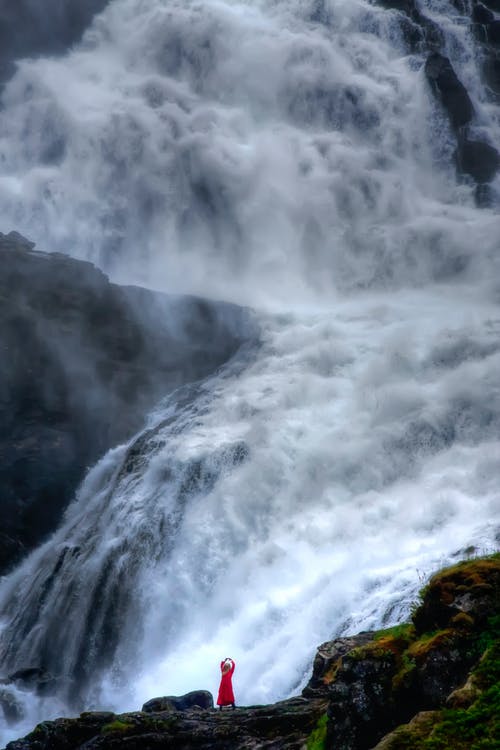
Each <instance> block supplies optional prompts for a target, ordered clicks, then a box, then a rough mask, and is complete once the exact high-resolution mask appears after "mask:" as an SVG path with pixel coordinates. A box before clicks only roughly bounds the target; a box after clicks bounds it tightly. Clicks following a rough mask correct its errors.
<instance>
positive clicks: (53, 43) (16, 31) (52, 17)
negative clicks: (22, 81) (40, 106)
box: [0, 0, 109, 83]
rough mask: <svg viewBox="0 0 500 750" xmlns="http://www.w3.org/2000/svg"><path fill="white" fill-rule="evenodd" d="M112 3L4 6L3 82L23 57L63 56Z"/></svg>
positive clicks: (20, 0)
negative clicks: (95, 17)
mask: <svg viewBox="0 0 500 750" xmlns="http://www.w3.org/2000/svg"><path fill="white" fill-rule="evenodd" d="M108 2H109V0H86V2H84V3H80V2H72V0H64V2H62V1H61V0H45V2H44V3H43V5H40V4H39V3H34V2H32V0H16V2H10V3H1V4H0V83H1V82H2V80H6V79H7V78H8V77H9V76H10V75H11V74H12V73H13V71H14V70H15V68H14V65H13V61H14V60H16V59H19V58H20V57H36V56H37V55H42V54H54V53H55V54H57V53H62V52H64V51H65V50H66V49H68V47H69V46H71V45H72V44H74V43H75V42H77V41H78V40H79V39H80V38H81V36H82V34H83V32H84V30H85V28H86V27H87V26H88V25H89V23H90V22H91V20H92V18H93V17H94V15H95V14H96V13H98V12H99V11H101V10H102V9H103V8H104V7H105V6H106V5H107V4H108Z"/></svg>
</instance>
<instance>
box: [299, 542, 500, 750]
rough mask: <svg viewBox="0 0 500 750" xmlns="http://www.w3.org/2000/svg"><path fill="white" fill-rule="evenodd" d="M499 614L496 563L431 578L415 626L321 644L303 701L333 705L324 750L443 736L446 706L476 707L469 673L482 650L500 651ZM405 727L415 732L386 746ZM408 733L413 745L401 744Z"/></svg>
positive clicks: (498, 559) (395, 747) (358, 749)
mask: <svg viewBox="0 0 500 750" xmlns="http://www.w3.org/2000/svg"><path fill="white" fill-rule="evenodd" d="M499 613H500V555H496V556H494V557H493V558H489V559H485V560H477V561H471V562H468V563H463V564H459V565H457V566H455V567H453V568H450V569H448V570H445V571H443V572H442V573H440V574H438V575H436V576H434V577H433V578H432V579H431V581H430V583H429V586H428V587H427V589H426V590H425V592H424V596H423V600H422V603H421V605H420V606H419V607H418V609H417V610H416V612H415V614H414V616H413V624H409V625H403V626H398V627H396V628H392V629H389V630H387V631H381V632H380V633H372V634H366V633H365V634H361V635H360V636H355V637H354V638H353V639H351V642H349V640H350V639H343V640H342V641H333V642H332V643H327V644H323V646H321V647H320V649H319V652H318V656H317V657H316V660H315V668H314V672H313V677H312V680H311V682H310V683H309V685H308V686H307V688H306V689H305V690H304V695H305V696H308V695H314V696H315V697H316V698H317V699H319V698H320V696H321V695H323V697H325V698H327V699H328V711H327V713H328V725H327V737H326V740H325V744H324V750H371V748H374V746H375V745H376V744H377V742H379V741H380V745H377V750H382V748H384V749H385V748H389V747H390V748H391V749H392V750H399V749H400V748H401V750H402V749H403V748H412V750H417V748H418V747H419V744H418V741H419V740H418V739H417V738H418V737H421V738H424V737H428V736H429V735H430V734H431V733H432V732H437V731H438V730H439V727H440V723H441V721H442V719H443V715H442V710H441V709H443V708H444V706H445V705H447V706H454V707H459V706H460V705H461V706H462V708H461V710H464V706H465V708H469V706H470V702H471V701H473V700H475V699H479V697H478V696H479V694H480V693H481V690H480V688H479V684H480V683H479V682H478V681H477V680H476V683H475V684H474V678H473V677H472V678H471V677H469V673H470V671H471V669H474V668H476V667H477V665H479V664H480V660H481V657H483V659H484V658H485V657H484V656H483V653H484V651H485V648H487V647H488V646H489V647H490V649H491V648H492V647H493V646H494V645H495V643H496V644H497V648H498V643H499V641H500V632H499V630H498V624H499ZM325 657H326V658H325ZM477 668H479V667H477ZM499 669H500V665H498V664H497V671H498V670H499ZM499 676H500V675H499ZM495 679H496V680H498V677H497V678H495ZM488 687H489V685H488ZM458 689H460V690H458ZM482 716H483V719H484V718H485V714H484V712H483V714H482ZM407 722H411V726H410V729H408V728H407V727H405V728H404V729H403V730H399V731H397V732H395V734H394V735H393V736H392V739H391V740H390V742H389V739H385V740H384V739H383V738H384V735H386V734H387V733H388V732H391V730H395V729H396V727H398V725H400V724H406V723H407ZM408 733H410V734H411V736H412V737H413V742H414V744H406V745H405V744H403V741H402V740H401V742H400V739H398V738H400V737H401V736H402V734H404V736H405V737H407V736H408ZM422 741H423V739H422ZM398 743H399V744H398ZM443 747H448V746H447V745H443ZM449 747H450V748H451V747H453V748H455V745H453V744H450V745H449ZM467 747H470V746H467ZM485 747H490V746H489V745H485ZM491 747H493V745H491Z"/></svg>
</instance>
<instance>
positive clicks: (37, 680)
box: [7, 667, 57, 695]
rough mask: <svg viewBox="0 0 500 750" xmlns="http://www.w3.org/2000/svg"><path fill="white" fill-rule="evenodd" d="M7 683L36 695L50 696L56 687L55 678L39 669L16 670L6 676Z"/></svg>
mask: <svg viewBox="0 0 500 750" xmlns="http://www.w3.org/2000/svg"><path fill="white" fill-rule="evenodd" d="M7 682H8V683H10V684H13V685H16V687H18V688H21V689H23V690H24V689H27V690H32V691H33V692H35V693H36V694H37V695H50V694H51V693H53V692H54V691H55V688H56V685H57V680H56V678H55V677H54V676H53V675H51V674H49V672H46V671H45V670H44V669H40V668H39V667H28V668H26V669H18V670H17V671H16V672H13V674H10V675H9V676H8V678H7Z"/></svg>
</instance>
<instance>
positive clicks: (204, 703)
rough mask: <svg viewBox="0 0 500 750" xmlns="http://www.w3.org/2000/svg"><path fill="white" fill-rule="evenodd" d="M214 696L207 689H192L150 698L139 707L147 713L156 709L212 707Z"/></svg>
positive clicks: (174, 709)
mask: <svg viewBox="0 0 500 750" xmlns="http://www.w3.org/2000/svg"><path fill="white" fill-rule="evenodd" d="M213 707H214V698H213V695H212V693H210V692H209V691H208V690H193V691H192V692H191V693H186V695H180V696H176V695H167V696H165V697H163V698H152V699H151V700H149V701H148V702H147V703H145V704H144V705H143V707H142V709H141V711H144V712H145V713H147V714H151V713H155V712H158V711H187V710H188V709H190V708H206V709H209V708H213Z"/></svg>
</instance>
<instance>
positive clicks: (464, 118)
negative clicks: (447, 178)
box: [378, 0, 500, 206]
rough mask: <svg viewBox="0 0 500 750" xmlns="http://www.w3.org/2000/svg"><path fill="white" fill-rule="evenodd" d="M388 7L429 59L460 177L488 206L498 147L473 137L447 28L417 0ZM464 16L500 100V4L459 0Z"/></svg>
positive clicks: (390, 0)
mask: <svg viewBox="0 0 500 750" xmlns="http://www.w3.org/2000/svg"><path fill="white" fill-rule="evenodd" d="M378 4H379V5H381V6H382V7H384V8H387V9H390V10H395V11H399V16H400V19H401V21H400V25H401V29H402V32H403V36H404V38H405V40H406V43H407V46H408V49H409V50H410V51H411V52H417V53H420V54H424V55H426V56H427V60H426V62H425V66H424V72H425V75H426V77H427V80H428V81H429V84H430V87H431V90H432V92H433V93H434V95H435V97H436V99H437V100H438V102H439V104H440V105H441V106H442V107H443V109H444V111H445V112H446V114H447V116H448V118H449V120H450V124H451V126H452V128H453V130H454V132H455V136H456V139H457V149H456V152H455V165H456V167H457V171H458V173H459V175H462V176H465V175H466V176H467V178H472V179H473V180H474V182H476V183H477V187H476V202H477V204H478V205H479V206H487V205H489V202H490V193H489V188H488V185H487V183H489V182H491V181H492V180H493V179H494V177H495V175H496V173H497V172H498V169H499V167H500V154H499V153H498V151H497V149H496V148H495V146H494V145H492V144H490V143H486V142H484V141H481V140H478V139H477V136H475V135H474V134H473V133H471V128H472V127H473V125H474V116H475V113H474V106H473V104H472V101H471V98H470V96H469V93H468V91H467V89H466V88H465V86H464V84H463V83H462V81H461V80H460V79H459V77H458V76H457V73H456V71H455V70H454V68H453V65H452V64H451V62H450V60H449V58H448V57H446V56H445V55H444V54H443V52H444V50H445V38H444V35H443V33H442V31H441V29H440V28H439V27H438V26H437V25H436V24H435V22H434V21H433V20H432V19H431V18H430V17H429V16H427V15H426V14H425V8H422V7H421V4H420V3H416V2H415V0H378ZM453 4H454V5H455V7H456V9H457V10H458V12H459V13H460V14H461V15H463V16H467V15H469V16H470V24H471V28H472V30H473V32H474V36H475V39H476V40H477V44H478V46H479V49H478V57H480V58H481V59H482V60H483V74H484V79H485V82H486V86H487V90H488V92H489V94H490V96H491V98H492V99H493V100H494V101H497V102H498V101H500V19H498V18H497V17H496V16H495V13H499V12H500V10H499V8H500V6H499V5H498V0H489V1H488V2H486V0H485V2H484V3H480V2H473V3H471V2H466V1H465V0H454V3H453Z"/></svg>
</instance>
